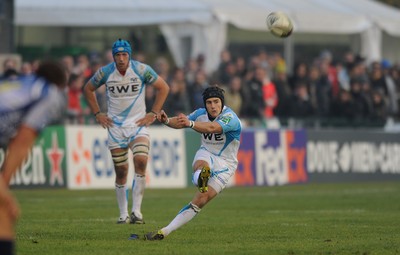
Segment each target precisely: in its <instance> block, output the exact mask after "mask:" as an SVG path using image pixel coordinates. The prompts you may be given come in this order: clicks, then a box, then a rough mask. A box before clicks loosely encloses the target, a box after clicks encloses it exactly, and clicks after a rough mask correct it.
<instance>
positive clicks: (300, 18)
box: [202, 0, 400, 36]
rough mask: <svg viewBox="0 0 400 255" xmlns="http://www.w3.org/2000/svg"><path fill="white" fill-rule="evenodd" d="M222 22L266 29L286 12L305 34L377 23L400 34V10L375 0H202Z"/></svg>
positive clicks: (345, 30)
mask: <svg viewBox="0 0 400 255" xmlns="http://www.w3.org/2000/svg"><path fill="white" fill-rule="evenodd" d="M202 1H203V2H205V3H208V4H209V5H210V6H211V7H212V9H213V10H214V13H215V14H216V15H217V16H218V17H219V18H220V19H221V20H223V21H225V22H227V23H231V24H233V25H235V26H237V27H238V28H241V29H249V30H265V29H266V24H265V19H266V16H267V15H268V14H269V13H270V12H273V11H283V12H285V13H287V14H288V15H289V16H290V17H291V19H292V21H293V23H294V28H295V31H297V32H303V33H339V34H347V33H359V32H361V31H364V30H366V29H368V28H369V27H371V26H372V25H374V24H375V25H377V26H378V27H380V28H381V29H383V30H385V31H386V32H387V33H389V34H391V35H394V36H400V26H399V25H398V24H400V11H399V10H397V9H395V8H393V7H390V6H387V5H384V4H381V3H379V2H377V1H374V0H330V1H327V0H242V1H236V0H218V1H215V0H202Z"/></svg>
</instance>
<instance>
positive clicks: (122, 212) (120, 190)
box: [115, 183, 128, 218]
mask: <svg viewBox="0 0 400 255" xmlns="http://www.w3.org/2000/svg"><path fill="white" fill-rule="evenodd" d="M125 188H126V185H125V184H121V185H120V184H117V183H115V193H116V194H117V201H118V207H119V217H121V218H126V216H128V200H127V198H126V189H125Z"/></svg>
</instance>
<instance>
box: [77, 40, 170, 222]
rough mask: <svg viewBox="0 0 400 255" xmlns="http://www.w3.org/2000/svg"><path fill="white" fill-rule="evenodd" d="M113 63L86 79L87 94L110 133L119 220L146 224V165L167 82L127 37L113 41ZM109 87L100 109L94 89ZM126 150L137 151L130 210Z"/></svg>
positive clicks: (93, 109)
mask: <svg viewBox="0 0 400 255" xmlns="http://www.w3.org/2000/svg"><path fill="white" fill-rule="evenodd" d="M112 54H113V57H114V62H112V63H109V64H107V65H106V66H103V67H101V68H100V69H99V70H97V72H96V73H95V74H94V75H93V77H92V78H91V79H90V80H89V81H88V82H87V83H86V85H85V87H84V94H85V97H86V99H87V101H88V104H89V106H90V108H91V110H92V112H93V114H94V116H95V118H96V121H97V122H98V123H99V124H100V125H101V126H102V127H103V128H107V132H108V148H109V149H110V152H111V156H112V160H113V163H114V169H115V173H116V177H115V191H116V196H117V202H118V207H119V212H120V215H119V219H118V221H117V223H118V224H124V223H131V224H143V223H144V221H143V215H142V212H141V205H142V200H143V194H144V189H145V185H146V176H145V175H146V167H147V159H148V154H149V148H150V137H149V131H148V128H147V127H148V126H149V125H151V124H152V123H153V122H154V120H155V119H156V116H157V114H158V113H159V112H160V110H161V109H162V107H163V104H164V102H165V99H166V98H167V96H168V92H169V87H168V85H167V83H166V82H165V81H164V79H163V78H161V77H160V76H159V75H158V74H157V73H156V72H155V71H154V70H153V69H152V68H151V67H150V66H148V65H146V64H144V63H141V62H138V61H136V60H132V59H131V57H132V49H131V45H130V43H129V42H128V41H125V40H122V39H118V40H117V41H115V42H114V44H113V46H112ZM102 85H105V87H106V90H107V92H106V95H107V103H108V107H107V109H108V110H107V113H104V112H101V111H100V107H99V104H98V102H97V99H96V95H95V92H96V90H97V89H98V88H100V87H101V86H102ZM147 86H153V88H154V89H155V91H156V96H155V99H154V103H153V105H152V107H151V108H150V109H146V104H145V91H146V87H147ZM128 149H130V150H131V151H132V153H133V164H134V168H135V174H134V180H133V184H132V201H133V204H132V210H131V214H130V216H129V214H128V201H127V192H126V189H127V188H128V187H129V186H130V185H127V184H126V183H127V177H128V170H129V162H128Z"/></svg>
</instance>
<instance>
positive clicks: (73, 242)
mask: <svg viewBox="0 0 400 255" xmlns="http://www.w3.org/2000/svg"><path fill="white" fill-rule="evenodd" d="M194 192H195V188H190V189H147V190H146V191H145V198H144V201H143V205H142V211H143V214H144V217H145V221H146V224H144V225H117V224H116V223H115V222H116V220H117V217H118V215H119V212H118V208H117V204H116V198H115V192H114V191H113V190H90V191H70V190H15V191H14V194H15V196H16V197H17V198H18V200H19V202H20V205H21V208H22V216H21V219H20V220H19V222H18V225H17V254H19V255H30V254H42V255H46V254H49V255H50V254H51V255H54V254H68V255H74V254H79V255H80V254H96V255H101V254H121V255H122V254H123V255H126V254H135V255H140V254H154V255H159V254H190V255H195V254H199V255H200V254H201V255H205V254H229V255H233V254H285V255H295V254H360V255H361V254H362V255H367V254H368V255H372V254H377V255H383V254H400V182H377V183H353V184H318V185H309V184H306V185H294V186H281V187H235V188H228V189H226V190H224V191H223V193H222V194H220V196H218V197H217V198H216V199H214V200H213V201H212V202H211V203H210V204H208V205H207V206H206V207H205V208H204V209H203V210H202V211H201V212H200V213H199V214H198V215H197V216H196V217H195V218H194V219H193V220H192V221H191V222H189V223H188V224H187V225H185V226H183V227H182V228H180V229H178V230H177V231H175V232H173V233H172V234H171V235H169V236H168V237H167V238H166V239H164V240H162V241H144V240H128V238H129V236H130V234H133V233H135V234H139V235H140V236H141V237H143V235H144V234H145V233H147V232H149V231H153V230H156V229H158V228H160V227H163V226H165V225H166V224H168V223H169V222H170V221H171V220H172V219H173V218H174V217H175V215H176V213H177V212H178V211H179V210H180V209H181V208H182V207H183V206H184V205H186V204H187V203H188V202H189V201H190V200H191V198H192V196H193V194H194ZM129 200H130V199H129ZM130 206H131V201H129V207H130Z"/></svg>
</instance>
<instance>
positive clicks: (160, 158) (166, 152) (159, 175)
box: [147, 127, 187, 188]
mask: <svg viewBox="0 0 400 255" xmlns="http://www.w3.org/2000/svg"><path fill="white" fill-rule="evenodd" d="M149 130H150V136H151V146H150V159H149V164H148V167H147V187H149V188H184V187H186V178H187V173H186V158H187V156H186V146H185V132H184V130H182V129H171V128H168V127H157V128H156V127H152V128H150V129H149Z"/></svg>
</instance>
